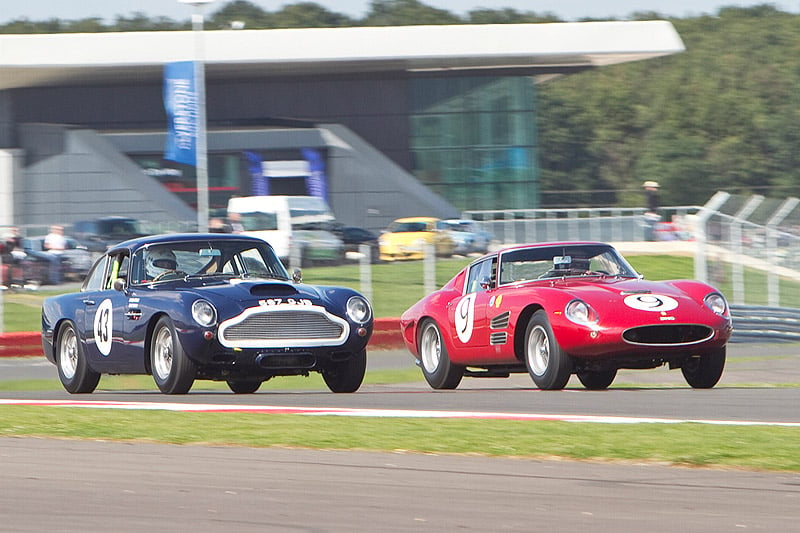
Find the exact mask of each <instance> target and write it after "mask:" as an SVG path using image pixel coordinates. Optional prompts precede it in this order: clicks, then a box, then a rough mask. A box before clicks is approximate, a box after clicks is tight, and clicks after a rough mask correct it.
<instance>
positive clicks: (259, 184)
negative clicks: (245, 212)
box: [244, 150, 269, 196]
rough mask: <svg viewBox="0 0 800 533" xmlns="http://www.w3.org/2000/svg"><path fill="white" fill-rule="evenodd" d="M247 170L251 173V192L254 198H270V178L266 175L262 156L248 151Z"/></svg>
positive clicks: (246, 152) (246, 153) (245, 153)
mask: <svg viewBox="0 0 800 533" xmlns="http://www.w3.org/2000/svg"><path fill="white" fill-rule="evenodd" d="M244 155H245V157H246V158H247V169H248V170H249V171H250V191H251V194H252V195H253V196H269V177H268V176H265V175H264V163H263V161H262V160H261V156H260V155H259V154H257V153H255V152H251V151H249V150H246V151H245V152H244Z"/></svg>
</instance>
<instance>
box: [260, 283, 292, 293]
mask: <svg viewBox="0 0 800 533" xmlns="http://www.w3.org/2000/svg"><path fill="white" fill-rule="evenodd" d="M250 294H252V295H253V296H294V295H295V294H298V292H297V289H296V288H294V287H293V286H292V285H289V284H288V283H261V284H259V285H253V286H252V287H250Z"/></svg>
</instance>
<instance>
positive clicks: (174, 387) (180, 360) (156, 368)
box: [150, 316, 197, 394]
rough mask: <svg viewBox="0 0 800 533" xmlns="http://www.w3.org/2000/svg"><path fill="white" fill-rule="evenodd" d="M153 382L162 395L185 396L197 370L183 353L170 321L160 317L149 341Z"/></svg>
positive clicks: (167, 318)
mask: <svg viewBox="0 0 800 533" xmlns="http://www.w3.org/2000/svg"><path fill="white" fill-rule="evenodd" d="M150 368H151V371H152V374H153V380H154V381H155V382H156V385H158V388H159V390H161V392H163V393H164V394H186V393H187V392H189V389H191V388H192V384H194V378H195V375H196V373H197V369H196V368H195V366H194V363H192V361H191V360H190V359H189V358H188V357H187V356H186V353H185V352H184V351H183V346H181V343H180V341H179V340H178V337H177V335H176V334H175V327H174V326H173V325H172V320H170V318H169V317H167V316H162V317H161V318H159V319H158V322H156V327H155V328H154V329H153V336H152V338H151V341H150Z"/></svg>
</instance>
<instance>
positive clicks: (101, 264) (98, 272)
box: [81, 256, 108, 291]
mask: <svg viewBox="0 0 800 533" xmlns="http://www.w3.org/2000/svg"><path fill="white" fill-rule="evenodd" d="M106 264H108V257H107V256H103V257H102V258H101V259H100V260H99V261H97V262H96V263H95V264H94V267H92V270H91V271H89V275H88V276H86V281H84V283H83V287H82V288H81V290H83V291H99V290H102V289H103V281H104V280H105V277H106Z"/></svg>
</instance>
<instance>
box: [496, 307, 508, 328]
mask: <svg viewBox="0 0 800 533" xmlns="http://www.w3.org/2000/svg"><path fill="white" fill-rule="evenodd" d="M510 318H511V312H510V311H506V312H505V313H500V314H499V315H497V316H496V317H494V318H493V319H492V323H491V328H492V329H506V328H507V327H508V320H509V319H510Z"/></svg>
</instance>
